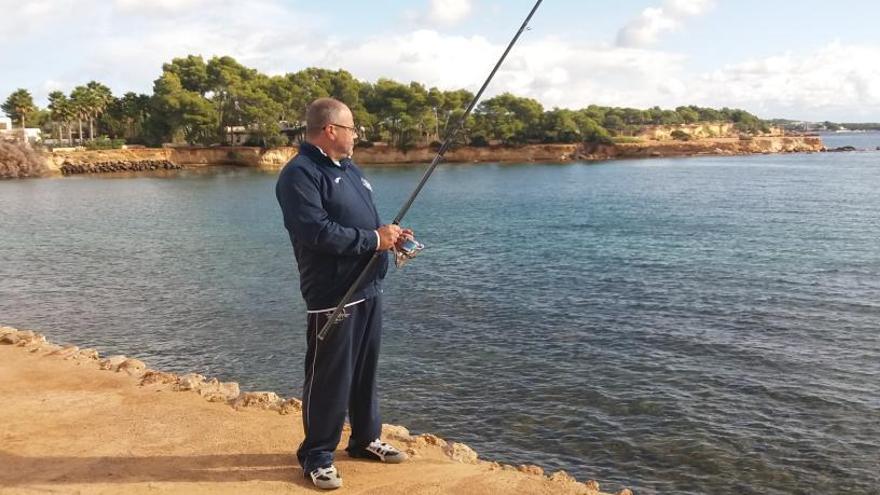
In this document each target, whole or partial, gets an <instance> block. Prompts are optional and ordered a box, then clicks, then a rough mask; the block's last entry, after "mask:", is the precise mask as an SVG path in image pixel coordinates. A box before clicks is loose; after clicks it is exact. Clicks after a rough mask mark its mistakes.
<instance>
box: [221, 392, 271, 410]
mask: <svg viewBox="0 0 880 495" xmlns="http://www.w3.org/2000/svg"><path fill="white" fill-rule="evenodd" d="M232 407H234V408H236V409H244V408H256V409H279V408H280V407H281V397H278V394H276V393H275V392H246V393H243V394H241V395H239V396H238V398H237V399H236V400H235V402H233V403H232Z"/></svg>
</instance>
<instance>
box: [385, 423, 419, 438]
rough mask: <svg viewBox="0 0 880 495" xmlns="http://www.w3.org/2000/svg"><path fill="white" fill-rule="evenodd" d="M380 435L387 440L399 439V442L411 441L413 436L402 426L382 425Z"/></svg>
mask: <svg viewBox="0 0 880 495" xmlns="http://www.w3.org/2000/svg"><path fill="white" fill-rule="evenodd" d="M382 436H383V437H384V438H387V439H389V440H399V441H401V442H411V441H412V439H413V437H412V435H410V434H409V430H407V429H406V428H405V427H403V426H397V425H382Z"/></svg>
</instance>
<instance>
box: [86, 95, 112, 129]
mask: <svg viewBox="0 0 880 495" xmlns="http://www.w3.org/2000/svg"><path fill="white" fill-rule="evenodd" d="M86 89H87V91H88V114H89V140H94V139H95V120H96V119H97V118H98V117H100V116H101V114H103V113H104V111H105V110H106V109H107V106H108V105H110V103H111V102H112V101H113V93H112V92H111V91H110V88H108V87H107V86H104V85H103V84H101V83H99V82H97V81H90V82H89V83H88V84H86Z"/></svg>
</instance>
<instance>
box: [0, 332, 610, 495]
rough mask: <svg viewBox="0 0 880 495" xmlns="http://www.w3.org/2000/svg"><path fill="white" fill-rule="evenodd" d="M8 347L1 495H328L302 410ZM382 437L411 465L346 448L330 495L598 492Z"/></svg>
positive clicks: (419, 442)
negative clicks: (305, 451)
mask: <svg viewBox="0 0 880 495" xmlns="http://www.w3.org/2000/svg"><path fill="white" fill-rule="evenodd" d="M9 331H11V329H10V330H9ZM3 339H6V343H5V344H6V345H0V493H2V494H12V493H15V494H19V493H22V494H45V493H77V494H105V493H106V494H121V493H125V494H139V493H151V494H152V493H179V494H222V493H230V494H231V493H235V494H263V493H277V494H286V493H291V494H293V493H297V494H298V493H320V492H322V491H321V490H317V489H316V488H314V487H313V486H312V485H311V482H309V481H307V480H305V479H303V477H302V471H301V470H300V468H299V466H298V465H297V463H296V457H295V455H294V451H295V449H296V446H297V445H298V444H299V442H300V441H301V440H302V437H303V432H302V426H301V425H302V420H301V416H300V413H299V412H298V411H295V410H294V411H285V412H287V414H281V413H279V411H277V410H267V409H261V408H260V407H241V408H235V407H233V406H232V405H230V402H231V401H228V400H223V401H217V402H209V401H208V400H206V399H205V397H203V396H202V395H200V394H199V393H197V392H194V391H179V390H177V388H180V387H176V386H174V385H171V384H167V383H166V384H151V385H141V382H142V381H143V379H142V377H143V374H144V371H143V370H139V369H137V367H135V368H134V369H133V370H129V371H113V370H112V369H111V370H101V369H100V367H101V365H102V362H101V360H99V359H97V358H96V356H95V355H94V354H93V355H92V356H88V355H87V354H88V353H83V352H82V351H79V352H78V353H73V352H71V349H67V351H65V350H64V349H61V350H59V348H58V346H53V345H51V344H48V343H45V342H40V341H36V342H34V341H31V342H30V343H28V342H27V341H26V340H24V341H20V342H17V344H18V345H16V344H15V343H11V342H10V341H9V339H7V338H6V336H4V335H2V333H0V343H2V342H3ZM13 340H15V339H13ZM103 364H104V365H105V367H107V362H106V361H105V362H104V363H103ZM384 435H385V437H386V438H388V439H390V440H391V441H392V442H393V443H395V444H397V445H398V446H399V447H400V448H402V449H406V450H408V451H409V452H410V455H411V457H412V458H411V459H410V460H409V461H408V462H406V463H404V464H400V465H385V464H382V463H378V462H374V461H366V460H359V459H350V458H348V457H347V456H346V455H345V452H344V451H342V450H339V451H337V453H336V457H337V462H336V463H337V466H338V468H339V470H340V472H341V473H342V475H343V479H344V487H343V488H342V489H340V490H337V491H335V492H333V493H351V494H355V493H357V494H381V495H392V494H463V495H468V494H474V495H476V494H504V493H524V494H526V493H528V494H596V493H597V492H596V491H595V488H596V485H593V484H590V482H586V483H585V482H578V481H575V480H573V479H571V478H570V477H567V476H566V475H564V474H561V473H554V475H553V476H548V475H541V474H537V473H536V472H531V473H529V472H523V471H528V469H526V468H517V467H513V466H503V465H499V464H497V463H494V462H489V461H482V460H476V459H473V458H472V456H470V454H473V452H472V451H470V449H468V448H467V447H464V446H462V445H461V444H458V445H454V444H447V443H446V442H445V441H443V440H441V439H438V438H436V437H433V436H430V435H421V436H409V434H408V432H406V430H405V429H403V428H400V427H386V432H385V434H384ZM346 441H347V439H346V438H343V441H342V445H343V446H344V445H345V442H346ZM455 458H457V459H458V460H456V459H455ZM532 470H533V471H534V470H535V468H532Z"/></svg>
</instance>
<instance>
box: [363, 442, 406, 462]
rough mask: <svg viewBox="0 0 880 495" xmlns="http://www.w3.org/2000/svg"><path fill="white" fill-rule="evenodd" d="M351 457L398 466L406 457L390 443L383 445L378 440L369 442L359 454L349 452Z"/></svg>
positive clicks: (383, 443)
mask: <svg viewBox="0 0 880 495" xmlns="http://www.w3.org/2000/svg"><path fill="white" fill-rule="evenodd" d="M349 455H351V456H352V457H364V458H367V459H375V460H378V461H382V462H387V463H388V464H399V463H401V462H403V461H405V460H406V459H407V455H406V454H404V453H403V452H401V451H399V450H397V449H396V448H395V447H394V446H393V445H391V444H390V443H385V442H383V441H381V440H379V439H378V438H377V439H375V440H373V441H372V442H370V444H369V445H367V446H366V447H364V450H363V451H360V452H349Z"/></svg>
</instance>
